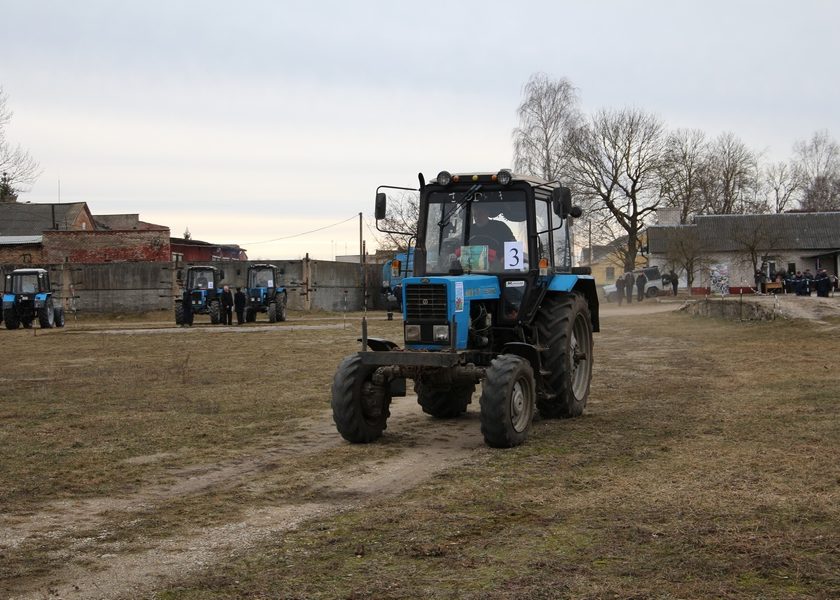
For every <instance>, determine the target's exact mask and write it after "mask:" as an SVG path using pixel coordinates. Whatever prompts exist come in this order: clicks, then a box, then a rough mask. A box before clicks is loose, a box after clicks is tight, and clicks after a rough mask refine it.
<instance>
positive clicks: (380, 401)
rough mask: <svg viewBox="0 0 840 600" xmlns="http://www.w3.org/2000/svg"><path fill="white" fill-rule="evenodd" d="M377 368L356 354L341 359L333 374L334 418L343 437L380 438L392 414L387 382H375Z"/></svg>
mask: <svg viewBox="0 0 840 600" xmlns="http://www.w3.org/2000/svg"><path fill="white" fill-rule="evenodd" d="M375 370H376V367H374V366H370V365H363V364H362V359H361V357H360V356H359V355H358V354H354V355H352V356H348V357H347V358H345V359H344V360H343V361H342V363H341V364H340V365H339V366H338V370H337V371H336V373H335V377H333V384H332V402H331V404H332V410H333V420H334V421H335V426H336V428H337V429H338V432H339V433H340V434H341V437H343V438H344V439H345V440H347V441H348V442H352V443H354V444H367V443H369V442H373V441H375V440H377V439H379V438H380V437H381V436H382V432H383V431H385V427H386V426H387V425H386V423H387V421H388V417H389V416H390V414H391V412H390V404H391V395H390V390H389V387H388V384H387V383H386V384H385V385H376V384H375V383H373V381H372V380H371V378H372V376H373V373H374V371H375Z"/></svg>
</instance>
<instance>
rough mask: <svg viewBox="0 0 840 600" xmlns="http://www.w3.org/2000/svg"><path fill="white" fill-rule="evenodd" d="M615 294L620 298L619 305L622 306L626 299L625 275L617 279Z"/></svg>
mask: <svg viewBox="0 0 840 600" xmlns="http://www.w3.org/2000/svg"><path fill="white" fill-rule="evenodd" d="M615 295H616V296H617V299H618V305H619V306H621V303H622V302H623V301H624V275H620V276H619V277H618V279H616V280H615Z"/></svg>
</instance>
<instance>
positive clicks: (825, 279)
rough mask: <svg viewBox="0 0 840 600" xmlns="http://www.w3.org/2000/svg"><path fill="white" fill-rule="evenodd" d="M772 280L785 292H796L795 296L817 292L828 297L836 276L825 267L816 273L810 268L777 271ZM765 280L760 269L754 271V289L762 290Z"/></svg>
mask: <svg viewBox="0 0 840 600" xmlns="http://www.w3.org/2000/svg"><path fill="white" fill-rule="evenodd" d="M774 280H775V281H776V283H780V284H782V285H783V286H784V288H785V293H787V294H796V295H797V296H810V295H811V293H812V292H817V296H819V297H821V298H828V295H829V293H830V292H831V290H832V289H835V290H836V289H837V276H836V275H829V274H828V271H827V270H825V269H819V270H818V271H817V274H816V275H814V274H813V273H812V272H811V269H805V270H804V271H797V272H796V273H792V272H791V273H784V272H782V271H778V272H777V273H776V275H775V277H774ZM766 281H767V277H766V276H765V274H764V273H763V272H762V271H760V270H759V271H756V272H755V286H756V290H759V291H760V290H762V286H763V284H764V283H765V282H766Z"/></svg>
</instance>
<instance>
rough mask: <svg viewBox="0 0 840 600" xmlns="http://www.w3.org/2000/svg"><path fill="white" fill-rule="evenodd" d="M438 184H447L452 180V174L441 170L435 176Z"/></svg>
mask: <svg viewBox="0 0 840 600" xmlns="http://www.w3.org/2000/svg"><path fill="white" fill-rule="evenodd" d="M437 182H438V185H449V184H450V183H451V182H452V174H451V173H450V172H449V171H441V172H440V173H438V176H437Z"/></svg>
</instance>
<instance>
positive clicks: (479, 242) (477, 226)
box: [469, 202, 516, 262]
mask: <svg viewBox="0 0 840 600" xmlns="http://www.w3.org/2000/svg"><path fill="white" fill-rule="evenodd" d="M495 209H496V210H494V206H491V205H489V204H487V203H484V204H482V203H480V202H475V203H473V205H472V216H473V223H472V225H471V226H470V242H469V245H470V246H487V247H488V255H489V256H488V258H489V259H490V262H496V261H497V260H502V258H503V257H504V251H505V242H513V241H516V237H515V236H514V235H513V232H512V231H511V230H510V227H508V226H507V225H506V224H505V223H503V222H502V221H496V220H494V219H491V218H490V216H491V215H492V214H493V213H494V212H496V214H498V212H497V211H498V207H495ZM494 216H495V215H494Z"/></svg>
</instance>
